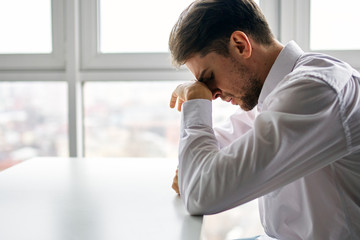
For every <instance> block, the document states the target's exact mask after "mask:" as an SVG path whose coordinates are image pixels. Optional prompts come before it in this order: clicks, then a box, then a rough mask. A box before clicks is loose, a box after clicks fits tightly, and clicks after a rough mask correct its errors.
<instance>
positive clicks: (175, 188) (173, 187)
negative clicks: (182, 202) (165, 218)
mask: <svg viewBox="0 0 360 240" xmlns="http://www.w3.org/2000/svg"><path fill="white" fill-rule="evenodd" d="M171 187H172V189H174V190H175V192H176V193H177V194H179V195H180V191H179V183H178V170H177V169H176V174H175V177H174V180H173V184H172V186H171Z"/></svg>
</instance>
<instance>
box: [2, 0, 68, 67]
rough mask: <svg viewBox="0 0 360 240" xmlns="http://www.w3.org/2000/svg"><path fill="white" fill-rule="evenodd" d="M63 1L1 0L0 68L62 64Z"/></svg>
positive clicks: (62, 65) (59, 65) (61, 65)
mask: <svg viewBox="0 0 360 240" xmlns="http://www.w3.org/2000/svg"><path fill="white" fill-rule="evenodd" d="M63 21H64V8H63V0H58V1H55V0H54V1H51V0H32V1H27V0H12V1H7V0H0V32H1V38H0V70H34V69H36V70H37V69H41V70H43V69H46V70H49V69H51V70H53V69H61V68H63V67H64V26H63V25H64V24H63Z"/></svg>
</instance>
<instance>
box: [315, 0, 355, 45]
mask: <svg viewBox="0 0 360 240" xmlns="http://www.w3.org/2000/svg"><path fill="white" fill-rule="evenodd" d="M359 9H360V1H358V0H343V1H341V4H339V1H336V0H311V5H310V49H312V50H353V49H360V41H359V39H360V31H359V30H358V29H356V28H354V24H357V23H359V22H360V15H359Z"/></svg>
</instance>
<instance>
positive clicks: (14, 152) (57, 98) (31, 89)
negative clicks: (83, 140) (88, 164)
mask: <svg viewBox="0 0 360 240" xmlns="http://www.w3.org/2000/svg"><path fill="white" fill-rule="evenodd" d="M66 96H67V90H66V84H65V83H63V82H0V170H2V169H4V168H7V167H9V166H11V165H14V164H16V163H18V162H19V161H23V160H26V159H29V158H32V157H36V156H64V157H65V156H68V133H67V100H66Z"/></svg>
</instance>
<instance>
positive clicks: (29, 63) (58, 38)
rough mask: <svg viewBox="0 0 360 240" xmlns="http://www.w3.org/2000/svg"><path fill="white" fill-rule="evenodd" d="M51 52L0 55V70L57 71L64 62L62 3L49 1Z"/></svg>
mask: <svg viewBox="0 0 360 240" xmlns="http://www.w3.org/2000/svg"><path fill="white" fill-rule="evenodd" d="M51 16H52V17H51V18H52V19H51V20H52V52H51V53H49V54H46V53H32V54H0V70H59V69H63V68H64V66H65V61H64V48H65V46H64V1H59V0H52V1H51Z"/></svg>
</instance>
